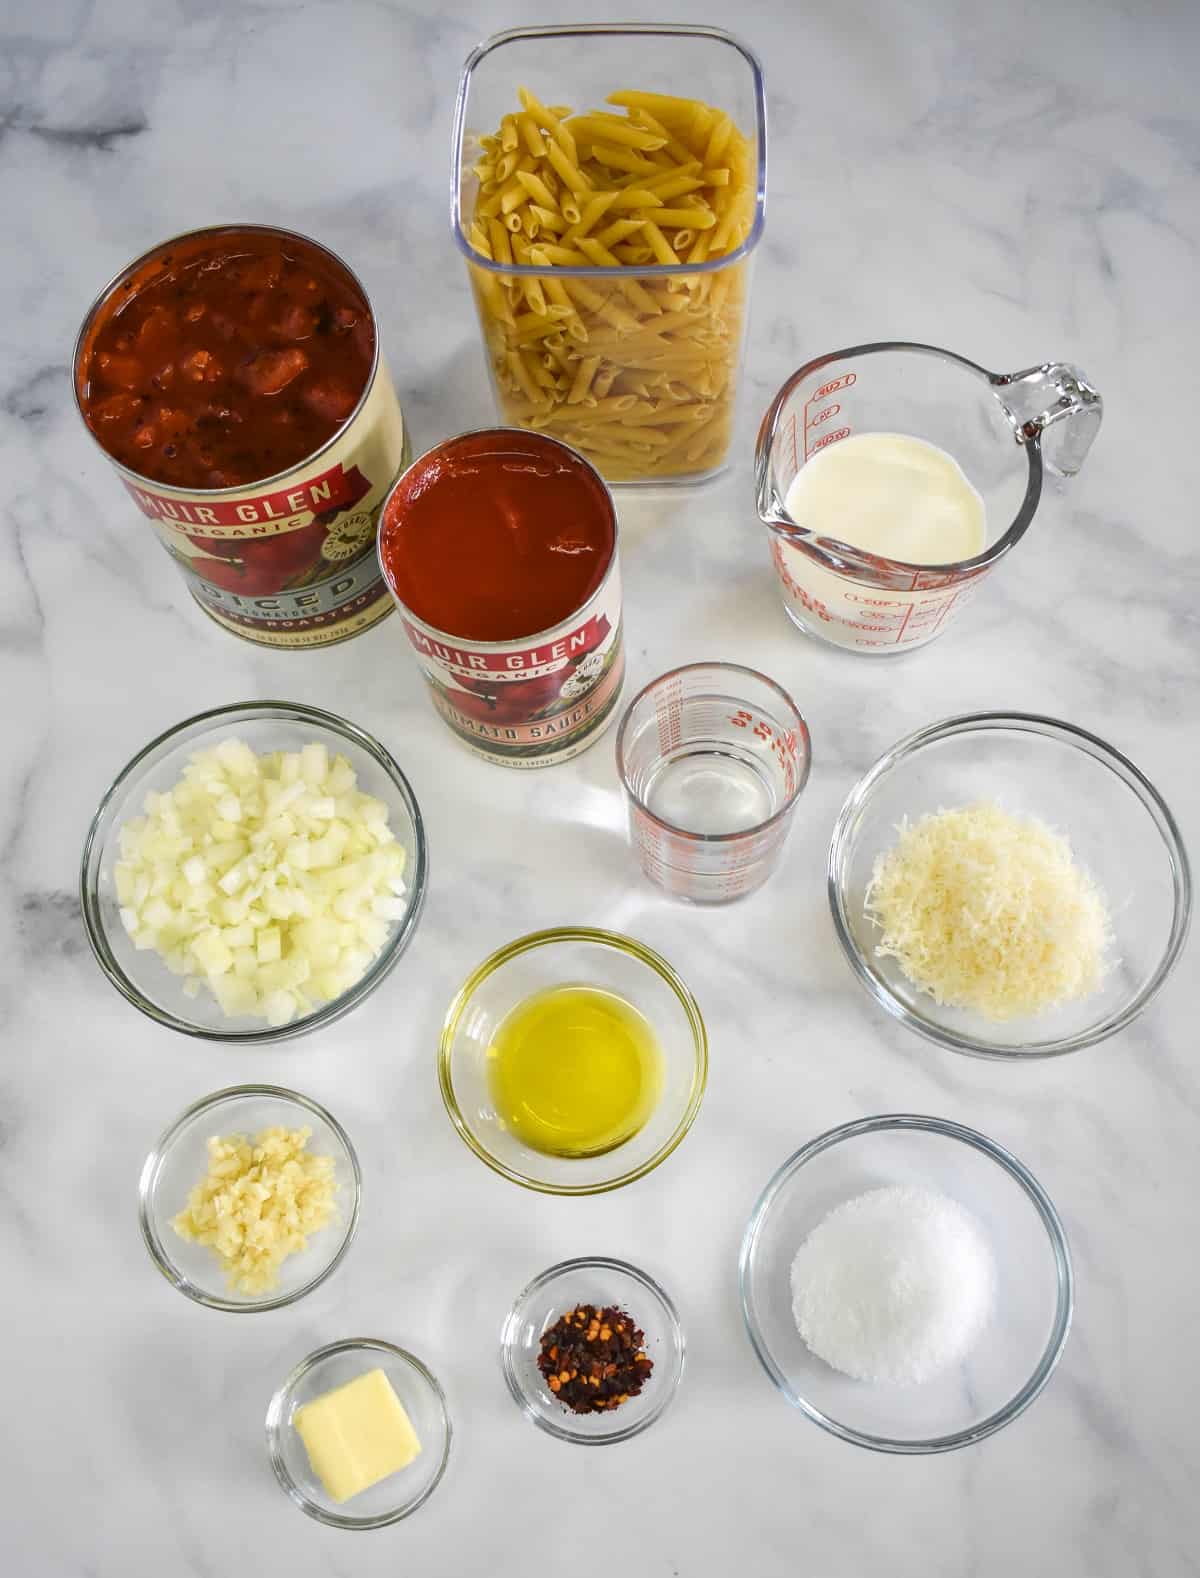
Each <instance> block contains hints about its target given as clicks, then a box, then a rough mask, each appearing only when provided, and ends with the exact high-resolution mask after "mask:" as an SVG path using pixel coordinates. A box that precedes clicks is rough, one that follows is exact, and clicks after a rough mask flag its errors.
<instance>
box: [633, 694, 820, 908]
mask: <svg viewBox="0 0 1200 1578" xmlns="http://www.w3.org/2000/svg"><path fill="white" fill-rule="evenodd" d="M811 760H812V743H811V741H810V739H809V733H808V725H807V724H806V723H805V721H804V719H803V717H802V716H801V715H800V711H799V709H798V708H797V706H796V703H795V702H794V701H793V700H792V698H791V697H790V696H789V695H788V693H787V692H786V691H785V690H783V689H782V688H781V687H780V686H778V685H777V684H776V683H775V681H774V680H771V679H768V678H767V677H766V675H765V674H759V673H758V672H757V671H756V670H754V669H752V668H743V667H742V666H741V665H740V664H737V663H690V664H688V665H687V666H686V667H684V668H677V669H672V670H671V671H670V673H667V674H662V675H660V676H659V678H658V679H655V680H651V682H650V684H649V685H647V686H646V688H645V689H644V690H642V691H641V692H640V693H639V694H638V695H637V696H635V697H634V699H633V700H632V701H631V702H630V703H629V706H628V707H627V708H626V710H625V716H624V717H623V718H622V719H621V726H620V729H619V730H618V732H617V771H618V773H619V774H620V778H621V786H622V788H623V789H624V790H625V795H626V801H627V805H628V809H629V832H630V838H631V841H632V843H633V846H634V848H635V849H636V851H637V855H638V859H639V860H640V861H641V865H642V870H643V871H644V872H645V873H646V875H647V876H648V877H649V878H650V880H651V881H652V882H656V883H658V885H659V886H660V887H662V888H665V889H666V890H667V892H668V893H671V894H674V895H675V897H676V898H681V899H690V900H692V901H693V902H694V903H698V904H721V903H724V902H726V901H727V900H729V899H736V898H741V897H742V896H743V895H744V894H746V893H752V892H753V891H754V890H755V888H758V887H761V886H762V884H763V883H764V882H765V881H766V880H767V878H768V877H769V876H770V874H771V871H772V869H773V867H774V865H775V862H776V860H777V859H778V857H779V852H780V850H781V849H782V848H783V843H784V840H785V839H786V837H787V834H788V827H789V825H790V823H791V817H792V812H793V811H794V810H795V808H796V801H797V799H798V798H799V795H800V791H801V790H802V789H803V788H804V785H805V784H806V783H807V781H808V770H809V766H810V764H811Z"/></svg>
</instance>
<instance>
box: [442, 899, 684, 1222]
mask: <svg viewBox="0 0 1200 1578" xmlns="http://www.w3.org/2000/svg"><path fill="white" fill-rule="evenodd" d="M554 986H597V987H600V988H602V989H603V990H606V991H610V992H614V993H615V994H616V995H617V996H619V997H623V998H624V999H625V1000H626V1002H629V1003H632V1004H633V1006H634V1007H635V1008H636V1009H638V1010H639V1011H640V1012H641V1013H642V1014H643V1015H644V1016H645V1018H646V1019H648V1020H649V1022H650V1024H651V1026H652V1027H653V1029H654V1031H655V1034H656V1035H657V1037H658V1044H659V1049H660V1051H661V1053H662V1068H663V1083H662V1092H661V1095H660V1097H659V1100H658V1105H657V1106H656V1107H655V1109H654V1111H653V1112H652V1113H651V1115H650V1117H649V1119H648V1120H647V1121H646V1123H645V1125H644V1126H643V1127H642V1128H641V1129H639V1130H638V1132H637V1133H636V1134H635V1135H634V1136H633V1137H632V1138H631V1139H628V1140H626V1141H625V1143H624V1144H623V1145H618V1146H617V1147H615V1148H614V1149H613V1150H611V1151H606V1152H605V1153H604V1154H603V1155H600V1156H571V1157H568V1156H548V1155H544V1154H543V1153H542V1152H540V1151H535V1150H533V1149H531V1148H530V1147H529V1146H527V1145H524V1144H522V1142H521V1141H520V1140H519V1139H517V1138H516V1137H515V1136H514V1135H513V1134H511V1133H509V1132H508V1130H507V1129H505V1128H504V1127H503V1125H502V1123H501V1120H500V1118H499V1117H498V1115H497V1113H496V1109H495V1106H494V1104H493V1101H492V1094H491V1090H490V1088H489V1085H488V1078H487V1053H488V1048H489V1047H490V1045H491V1042H492V1037H493V1036H494V1034H495V1032H496V1028H497V1026H498V1025H499V1024H500V1022H501V1021H502V1020H503V1019H504V1017H505V1015H506V1014H508V1013H509V1012H510V1010H511V1009H513V1008H515V1007H516V1006H517V1004H518V1003H521V1002H524V1000H525V999H526V998H527V997H530V996H532V994H533V993H534V992H540V991H544V990H546V989H547V988H549V987H554ZM438 1078H439V1080H440V1081H441V1087H442V1099H443V1100H444V1101H445V1103H446V1111H447V1112H448V1113H449V1114H450V1119H451V1122H452V1123H453V1124H454V1127H455V1128H456V1129H457V1130H458V1132H459V1134H461V1135H462V1137H463V1139H464V1140H465V1141H466V1143H467V1144H468V1145H469V1146H470V1147H471V1149H472V1150H473V1151H474V1152H475V1154H476V1156H478V1157H479V1159H480V1160H481V1161H483V1162H486V1163H487V1165H488V1166H489V1167H490V1168H492V1170H493V1171H494V1172H498V1173H499V1174H500V1175H501V1177H503V1178H508V1179H510V1180H511V1181H512V1182H513V1183H517V1184H522V1185H523V1186H524V1187H525V1188H526V1189H538V1190H541V1191H542V1192H544V1193H546V1194H600V1193H602V1192H603V1191H605V1190H607V1189H619V1188H621V1186H622V1185H623V1184H627V1183H632V1182H633V1180H634V1179H635V1178H641V1177H644V1175H645V1174H646V1173H648V1172H652V1171H653V1170H654V1168H655V1167H657V1166H658V1165H659V1163H660V1162H663V1161H665V1160H666V1158H667V1157H668V1156H669V1155H670V1154H671V1152H672V1151H673V1150H674V1149H675V1147H676V1146H677V1145H678V1144H679V1143H680V1141H681V1140H682V1139H683V1137H684V1135H685V1134H686V1133H687V1131H688V1130H689V1129H690V1128H691V1126H692V1123H693V1121H694V1119H695V1117H696V1114H697V1112H699V1110H700V1102H701V1099H702V1097H703V1095H704V1085H705V1081H706V1080H707V1078H708V1036H707V1034H706V1032H705V1029H704V1021H703V1019H702V1018H701V1017H700V1009H699V1007H698V1005H697V1003H696V1000H695V998H694V997H693V996H692V994H691V992H690V991H688V989H687V987H686V986H685V985H684V984H683V981H682V980H681V979H680V978H679V976H678V975H677V974H676V973H675V971H674V970H673V969H672V967H671V966H670V965H669V964H668V963H667V961H666V960H665V959H663V958H661V957H660V956H659V955H658V954H657V953H654V952H653V951H652V950H651V949H649V948H647V947H644V946H643V944H641V943H640V942H635V941H634V940H633V938H632V937H623V936H621V935H620V934H619V933H617V932H611V931H595V930H592V929H591V928H589V927H571V926H564V927H559V928H557V929H555V930H553V931H540V932H533V933H531V934H530V935H529V936H528V937H519V938H518V939H517V940H516V941H515V942H510V943H509V944H508V945H507V947H504V948H501V949H500V950H499V951H498V952H497V953H494V954H492V956H491V958H490V959H485V960H484V962H483V963H482V964H481V965H480V966H479V968H478V969H477V970H475V971H474V973H473V974H472V975H471V976H470V977H469V979H468V980H467V981H466V982H465V983H464V985H463V986H462V988H461V989H460V991H459V993H458V996H457V997H456V998H455V999H454V1001H453V1002H452V1003H451V1004H450V1007H449V1009H448V1010H447V1013H446V1019H445V1023H444V1024H443V1026H442V1039H441V1046H440V1048H439V1052H438Z"/></svg>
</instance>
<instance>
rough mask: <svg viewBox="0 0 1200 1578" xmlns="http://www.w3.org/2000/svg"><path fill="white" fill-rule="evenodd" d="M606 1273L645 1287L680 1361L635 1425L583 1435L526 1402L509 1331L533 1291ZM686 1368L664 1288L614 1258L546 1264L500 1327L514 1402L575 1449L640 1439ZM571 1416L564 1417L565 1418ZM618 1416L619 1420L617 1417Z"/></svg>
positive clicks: (676, 1318)
mask: <svg viewBox="0 0 1200 1578" xmlns="http://www.w3.org/2000/svg"><path fill="white" fill-rule="evenodd" d="M594 1270H601V1271H608V1272H616V1273H617V1274H618V1275H620V1276H625V1277H629V1278H630V1279H631V1280H632V1281H634V1282H636V1283H638V1285H639V1286H640V1287H643V1288H645V1290H646V1291H647V1293H649V1295H650V1296H651V1298H653V1299H654V1300H656V1301H657V1303H658V1305H659V1306H660V1308H661V1310H662V1312H663V1314H664V1317H665V1321H666V1325H667V1328H668V1330H669V1331H670V1332H671V1333H672V1335H673V1337H674V1342H675V1347H676V1349H677V1350H678V1354H679V1362H678V1365H677V1366H676V1367H675V1369H674V1371H673V1373H672V1376H671V1381H670V1385H669V1386H667V1387H666V1388H665V1389H664V1390H663V1392H662V1393H661V1395H660V1396H659V1398H658V1400H657V1401H656V1402H655V1403H654V1404H653V1406H652V1407H650V1408H649V1409H647V1410H646V1412H645V1413H643V1414H641V1415H640V1416H639V1417H638V1419H637V1420H636V1422H631V1423H630V1424H628V1425H626V1426H624V1427H623V1428H622V1429H619V1430H614V1431H613V1433H612V1434H611V1435H599V1436H597V1435H584V1434H582V1433H581V1432H579V1431H576V1430H572V1429H571V1428H570V1425H569V1424H567V1423H562V1424H559V1423H557V1422H556V1421H554V1420H551V1419H546V1418H544V1417H543V1416H542V1415H541V1414H539V1413H538V1412H537V1411H536V1410H535V1409H534V1408H533V1407H532V1406H531V1404H530V1403H529V1401H528V1398H527V1395H526V1393H525V1390H524V1388H523V1387H522V1386H521V1383H520V1381H519V1380H518V1379H517V1374H516V1369H515V1366H514V1364H513V1354H514V1353H515V1352H516V1348H517V1344H516V1340H515V1335H514V1328H515V1326H516V1323H517V1320H518V1319H519V1316H520V1311H521V1309H522V1307H523V1306H524V1304H525V1303H526V1301H527V1300H528V1299H530V1298H531V1297H533V1295H535V1294H536V1293H539V1292H541V1290H542V1289H543V1288H547V1287H549V1286H550V1285H551V1283H553V1282H556V1281H558V1280H559V1278H561V1277H567V1276H570V1275H571V1274H572V1273H573V1272H576V1271H594ZM686 1364H687V1339H686V1337H685V1335H684V1330H683V1324H682V1322H681V1321H680V1319H679V1311H678V1310H677V1309H676V1308H675V1304H674V1301H673V1300H672V1298H671V1296H670V1294H669V1293H668V1292H667V1291H666V1289H665V1288H664V1287H663V1286H662V1285H661V1284H660V1283H659V1282H657V1281H656V1280H655V1279H654V1278H653V1277H652V1276H651V1275H650V1273H649V1272H648V1271H643V1270H642V1269H641V1268H640V1267H639V1266H635V1265H633V1264H631V1263H630V1262H629V1261H628V1260H618V1259H617V1258H616V1257H615V1256H612V1255H575V1256H573V1257H572V1258H571V1259H570V1260H560V1261H558V1262H556V1264H555V1265H553V1266H548V1267H547V1268H546V1270H545V1271H542V1272H540V1273H539V1274H538V1275H537V1276H536V1277H533V1278H532V1279H531V1280H530V1281H529V1282H527V1283H526V1284H525V1286H524V1287H523V1288H522V1289H521V1291H520V1292H519V1293H518V1294H517V1296H516V1298H515V1299H514V1300H513V1301H512V1305H511V1306H510V1308H509V1310H508V1313H507V1314H506V1315H505V1317H504V1321H503V1324H502V1325H501V1327H500V1366H501V1369H502V1370H503V1372H504V1379H505V1382H506V1383H507V1385H508V1389H509V1392H510V1393H511V1394H512V1398H513V1401H514V1402H515V1403H516V1405H517V1407H518V1408H519V1409H520V1410H521V1412H522V1413H523V1414H524V1415H525V1417H526V1419H528V1420H529V1421H530V1422H531V1423H532V1424H535V1425H536V1426H537V1427H538V1429H539V1430H544V1431H545V1432H546V1434H547V1435H550V1436H553V1437H554V1438H555V1439H556V1440H558V1441H570V1442H572V1443H574V1444H575V1445H577V1446H610V1445H612V1444H613V1443H614V1442H616V1441H628V1440H629V1439H630V1438H631V1437H632V1436H636V1435H640V1434H641V1432H642V1431H643V1430H648V1429H649V1428H650V1426H651V1425H652V1424H653V1423H654V1422H655V1420H656V1419H660V1418H661V1417H662V1415H663V1414H664V1413H665V1412H666V1410H667V1408H668V1407H669V1406H670V1404H671V1402H672V1401H673V1400H674V1397H675V1393H676V1392H677V1391H678V1390H679V1383H680V1381H681V1380H682V1379H683V1372H684V1368H685V1367H686ZM572 1417H573V1416H572V1415H570V1414H569V1413H568V1414H565V1415H564V1419H566V1420H569V1419H570V1418H572ZM617 1417H619V1416H617Z"/></svg>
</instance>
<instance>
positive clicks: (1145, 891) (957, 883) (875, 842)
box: [828, 712, 1192, 1058]
mask: <svg viewBox="0 0 1200 1578" xmlns="http://www.w3.org/2000/svg"><path fill="white" fill-rule="evenodd" d="M828 887H829V902H830V907H831V909H832V911H833V923H834V929H835V931H836V933H837V936H838V940H839V942H840V943H841V945H842V948H843V950H844V951H845V954H846V957H847V959H848V960H849V962H850V965H851V967H852V968H853V970H854V973H855V975H856V976H857V977H858V979H859V981H860V982H861V983H862V984H863V986H865V987H866V989H867V991H868V992H869V993H870V994H871V996H872V997H873V998H874V999H875V1001H876V1002H877V1003H878V1004H879V1005H880V1006H881V1007H883V1008H885V1009H886V1010H887V1012H888V1013H890V1014H892V1015H894V1016H895V1017H896V1018H897V1019H899V1020H900V1021H901V1022H902V1023H903V1024H905V1025H907V1026H908V1028H909V1029H910V1030H915V1031H917V1032H918V1034H920V1035H923V1036H926V1037H927V1038H928V1039H929V1040H931V1041H936V1042H938V1043H939V1044H940V1045H942V1046H945V1047H950V1048H952V1049H953V1050H954V1051H957V1052H966V1053H971V1054H973V1055H975V1056H978V1057H994V1058H1020V1057H1054V1056H1057V1055H1059V1054H1062V1053H1065V1052H1074V1051H1077V1050H1078V1049H1079V1048H1081V1047H1086V1046H1092V1045H1094V1044H1095V1043H1096V1042H1098V1041H1102V1040H1103V1039H1104V1038H1105V1037H1107V1036H1110V1035H1112V1034H1114V1033H1115V1032H1116V1031H1118V1030H1121V1029H1123V1028H1124V1027H1125V1026H1126V1025H1128V1024H1129V1023H1130V1022H1131V1021H1132V1020H1133V1019H1135V1018H1136V1017H1137V1015H1138V1014H1140V1013H1141V1012H1142V1010H1143V1009H1144V1008H1145V1007H1146V1006H1147V1004H1148V1003H1150V1002H1151V1001H1152V999H1153V998H1154V997H1155V996H1156V994H1157V993H1158V991H1159V990H1160V988H1161V987H1162V985H1163V983H1164V982H1165V981H1166V979H1167V976H1168V975H1169V974H1170V972H1171V970H1172V968H1173V967H1174V965H1175V963H1176V961H1177V960H1178V958H1179V955H1180V953H1181V951H1182V949H1183V944H1184V942H1185V940H1186V938H1187V932H1188V923H1189V918H1190V915H1191V902H1192V886H1191V875H1190V870H1189V866H1188V858H1187V854H1186V851H1185V849H1184V846H1183V840H1182V838H1181V836H1180V833H1179V829H1178V827H1177V826H1176V823H1175V820H1174V818H1173V817H1172V815H1171V812H1170V810H1169V809H1168V807H1167V805H1166V803H1165V801H1164V800H1163V798H1162V796H1161V795H1160V794H1159V793H1158V791H1157V790H1156V789H1155V787H1154V785H1153V784H1152V783H1150V781H1149V780H1148V779H1147V778H1146V776H1145V775H1144V774H1143V773H1142V772H1141V771H1140V770H1139V769H1138V768H1137V767H1136V766H1135V765H1134V764H1133V763H1132V762H1131V761H1130V760H1129V759H1128V758H1127V757H1125V756H1123V755H1122V754H1121V753H1120V752H1119V751H1117V750H1115V749H1114V748H1113V747H1112V746H1111V745H1108V744H1106V743H1105V742H1104V741H1103V740H1101V739H1098V738H1097V737H1096V736H1095V735H1093V734H1089V733H1087V732H1086V731H1085V730H1083V729H1079V728H1076V727H1074V726H1073V725H1072V724H1068V723H1062V722H1059V721H1058V720H1056V719H1054V718H1044V717H1039V716H1037V715H1035V714H1028V713H999V712H985V713H972V714H967V715H964V716H961V717H954V718H947V719H945V720H944V721H943V722H941V723H935V724H931V725H930V726H929V727H928V728H924V729H920V730H918V731H917V732H916V733H915V734H911V735H909V736H908V738H907V739H903V740H901V741H900V742H899V743H898V744H897V745H895V746H893V747H892V749H891V750H890V751H888V752H887V753H886V754H885V755H883V756H882V757H880V759H879V760H878V761H877V762H876V763H875V765H874V766H873V767H872V768H871V769H870V771H869V772H868V773H867V774H866V775H865V776H864V777H863V778H862V779H860V781H859V782H858V784H856V785H855V787H854V788H853V789H852V790H851V792H850V794H849V796H848V797H847V799H846V802H845V804H844V805H843V807H842V810H841V813H840V815H839V817H838V820H837V823H836V824H835V827H834V831H833V838H832V841H831V843H830V848H829V866H828Z"/></svg>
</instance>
